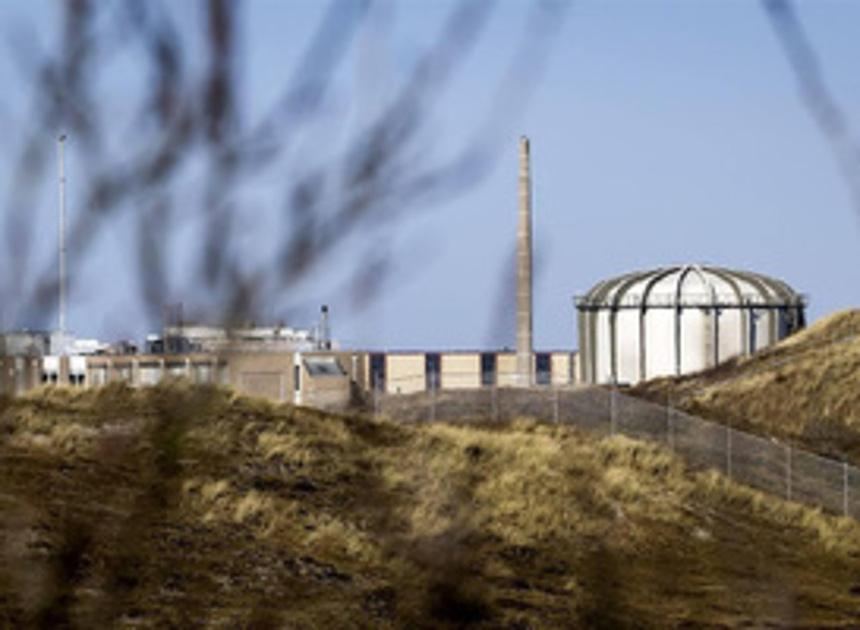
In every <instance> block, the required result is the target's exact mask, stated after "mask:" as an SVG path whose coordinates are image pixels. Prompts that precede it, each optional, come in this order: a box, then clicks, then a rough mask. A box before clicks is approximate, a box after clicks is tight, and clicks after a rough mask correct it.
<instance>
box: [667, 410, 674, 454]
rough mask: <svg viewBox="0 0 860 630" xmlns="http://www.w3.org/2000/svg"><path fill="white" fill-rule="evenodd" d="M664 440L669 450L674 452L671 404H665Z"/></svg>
mask: <svg viewBox="0 0 860 630" xmlns="http://www.w3.org/2000/svg"><path fill="white" fill-rule="evenodd" d="M666 442H667V443H668V444H669V450H670V451H672V452H673V453H674V452H675V414H674V410H673V409H672V405H671V404H669V405H666Z"/></svg>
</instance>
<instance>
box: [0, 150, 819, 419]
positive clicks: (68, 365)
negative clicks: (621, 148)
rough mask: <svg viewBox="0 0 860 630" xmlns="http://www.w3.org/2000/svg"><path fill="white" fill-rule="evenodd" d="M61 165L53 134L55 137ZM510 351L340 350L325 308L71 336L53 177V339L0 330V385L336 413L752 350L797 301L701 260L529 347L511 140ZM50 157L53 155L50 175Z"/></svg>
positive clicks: (764, 281)
mask: <svg viewBox="0 0 860 630" xmlns="http://www.w3.org/2000/svg"><path fill="white" fill-rule="evenodd" d="M59 147H60V157H61V160H62V139H61V142H60V145H59ZM518 150H519V170H518V185H517V197H518V204H517V279H516V348H515V350H508V349H504V350H452V351H443V352H434V351H427V350H414V351H385V352H381V351H373V350H369V351H368V350H346V349H344V350H341V349H339V346H338V344H337V343H336V342H334V341H332V339H331V334H330V327H329V312H328V307H326V306H323V307H322V309H321V312H320V319H319V323H318V325H317V326H316V327H314V328H310V329H296V328H291V327H287V326H286V325H283V324H279V325H276V326H264V327H260V326H254V325H249V326H245V327H231V328H223V327H217V326H210V325H200V324H190V323H187V322H183V321H182V316H181V305H180V307H179V309H178V311H177V312H178V313H179V315H178V316H177V317H174V318H173V319H172V320H171V318H170V317H166V320H167V321H166V322H165V327H164V330H163V331H162V333H160V334H155V335H150V336H149V337H148V338H147V339H146V342H145V344H144V346H143V352H142V353H140V354H139V353H138V352H137V347H136V346H135V345H134V344H130V343H120V344H118V345H114V346H107V345H106V344H100V343H98V342H96V341H93V340H76V339H75V338H74V337H73V336H71V335H69V334H68V333H67V332H66V329H65V310H64V309H65V300H64V291H65V288H64V282H65V275H64V274H65V271H64V268H65V262H64V261H65V246H64V244H63V240H64V235H63V229H62V225H63V221H64V213H65V209H64V207H63V200H64V195H63V190H62V186H63V184H64V181H65V180H64V177H62V176H61V195H60V198H61V211H60V224H61V229H60V263H61V264H60V277H59V287H60V313H59V330H58V332H54V333H51V332H30V331H24V332H20V333H8V334H6V335H2V336H0V391H2V392H5V393H9V394H16V393H21V392H24V391H27V390H28V389H31V388H33V387H37V386H38V385H40V384H44V383H48V384H52V383H58V384H69V385H73V386H78V387H97V386H101V385H105V384H108V383H112V382H117V381H121V382H125V383H128V384H129V385H131V386H147V385H154V384H156V383H158V382H160V381H162V380H164V379H167V378H174V377H180V378H185V379H188V380H190V381H192V382H195V383H214V384H229V385H232V386H234V387H236V388H237V389H238V390H240V391H243V392H246V393H249V394H252V395H259V396H264V397H267V398H270V399H272V400H276V401H284V402H292V403H295V404H304V405H310V406H317V407H329V408H331V407H345V406H347V405H350V404H351V403H353V402H355V401H356V400H359V399H361V398H367V396H368V395H370V394H372V393H384V394H389V395H408V394H414V393H418V392H426V391H436V390H439V389H444V390H456V389H477V388H488V387H542V386H555V387H565V386H575V385H595V384H631V383H635V382H638V381H641V380H644V379H648V378H654V377H658V376H667V375H680V374H686V373H689V372H694V371H697V370H702V369H705V368H708V367H712V366H714V365H717V364H718V363H720V362H721V361H725V360H727V359H730V358H732V357H735V356H738V355H748V354H751V353H753V352H755V351H756V350H758V349H761V348H764V347H766V346H768V345H770V344H772V343H774V342H776V341H778V340H780V339H782V338H784V337H786V336H787V335H790V334H791V333H792V332H794V331H795V330H797V329H798V328H801V327H802V326H803V325H804V323H805V322H804V308H805V299H804V298H803V296H802V295H800V294H798V293H796V292H795V291H794V290H793V289H791V288H790V287H789V286H788V285H787V284H785V283H784V282H782V281H779V280H776V279H774V278H770V277H768V276H764V275H761V274H757V273H752V272H747V271H736V270H730V269H725V268H721V267H713V266H708V265H673V266H668V267H661V268H657V269H653V270H647V271H637V272H632V273H628V274H625V275H622V276H618V277H616V278H610V279H608V280H605V281H603V282H600V283H598V284H597V285H596V286H594V288H592V289H591V290H590V291H588V292H587V293H585V294H584V295H582V296H580V297H577V298H576V301H575V302H576V309H577V311H578V333H579V351H574V350H556V351H543V352H536V351H535V349H534V345H533V294H532V291H533V282H532V254H533V253H532V220H533V219H532V177H531V159H530V144H529V140H528V138H525V137H522V138H520V140H519V144H518ZM62 172H63V169H62V161H61V173H62Z"/></svg>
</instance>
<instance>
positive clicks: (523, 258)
mask: <svg viewBox="0 0 860 630" xmlns="http://www.w3.org/2000/svg"><path fill="white" fill-rule="evenodd" d="M518 196H519V211H518V213H517V214H518V223H517V380H518V381H519V384H520V385H522V386H524V387H528V386H530V385H532V384H533V378H532V374H533V369H532V356H533V352H534V347H533V342H532V178H531V161H530V157H529V139H528V138H527V137H526V136H521V137H520V169H519V195H518Z"/></svg>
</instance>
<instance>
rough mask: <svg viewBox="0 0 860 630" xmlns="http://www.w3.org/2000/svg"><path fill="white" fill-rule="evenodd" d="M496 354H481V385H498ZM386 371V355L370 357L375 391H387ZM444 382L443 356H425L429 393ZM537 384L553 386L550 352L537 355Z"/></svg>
mask: <svg viewBox="0 0 860 630" xmlns="http://www.w3.org/2000/svg"><path fill="white" fill-rule="evenodd" d="M497 360H498V356H497V355H496V353H495V352H482V353H481V385H482V386H484V387H493V386H495V385H497V384H498V371H497V363H498V361H497ZM385 380H386V370H385V355H384V354H382V353H377V354H371V355H370V386H371V387H372V388H373V389H377V390H385ZM441 382H442V355H441V354H439V353H438V352H427V353H425V354H424V385H425V388H426V389H427V390H428V391H432V390H437V389H439V387H440V385H441ZM535 383H536V384H537V385H551V384H552V355H551V354H549V353H548V352H538V353H536V354H535Z"/></svg>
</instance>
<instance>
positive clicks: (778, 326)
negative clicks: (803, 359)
mask: <svg viewBox="0 0 860 630" xmlns="http://www.w3.org/2000/svg"><path fill="white" fill-rule="evenodd" d="M805 306H806V301H805V298H804V297H803V296H802V295H800V294H799V293H796V292H795V291H794V290H793V289H792V288H791V287H789V286H788V285H787V284H786V283H784V282H782V281H781V280H776V279H775V278H770V277H768V276H764V275H762V274H758V273H752V272H749V271H736V270H732V269H723V268H721V267H711V266H709V265H675V266H670V267H662V268H659V269H652V270H649V271H637V272H633V273H628V274H625V275H623V276H619V277H617V278H612V279H610V280H605V281H604V282H601V283H599V284H598V285H596V286H595V287H594V288H593V289H591V290H590V291H589V292H588V293H586V294H585V295H583V296H578V297H577V298H576V308H577V310H578V312H579V355H580V369H581V375H580V377H581V380H582V382H584V383H636V382H638V381H642V380H645V379H649V378H654V377H657V376H667V375H679V374H687V373H690V372H696V371H698V370H702V369H705V368H708V367H711V366H714V365H716V364H718V363H720V362H721V361H725V360H726V359H730V358H732V357H735V356H737V355H748V354H751V353H753V352H755V351H756V350H758V349H760V348H764V347H765V346H767V345H770V344H772V343H774V342H776V341H778V340H780V339H782V338H784V337H787V336H788V335H790V334H791V333H793V332H794V331H795V330H797V329H799V328H802V327H803V326H804V322H805V316H804V308H805Z"/></svg>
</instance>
